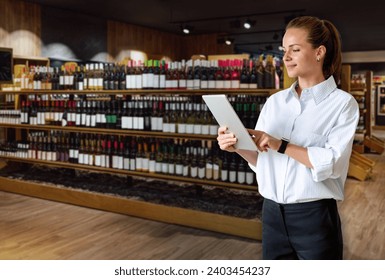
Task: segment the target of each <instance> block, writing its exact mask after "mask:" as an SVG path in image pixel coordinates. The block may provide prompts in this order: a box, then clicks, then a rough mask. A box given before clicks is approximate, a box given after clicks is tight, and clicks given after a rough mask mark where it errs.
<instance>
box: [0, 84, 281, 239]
mask: <svg viewBox="0 0 385 280" xmlns="http://www.w3.org/2000/svg"><path fill="white" fill-rule="evenodd" d="M277 91H278V90H275V89H230V90H215V89H210V90H163V89H162V90H158V89H156V90H155V89H149V90H114V91H105V90H99V91H94V90H84V91H76V90H22V91H11V92H0V95H2V94H3V95H4V94H14V95H15V100H16V101H15V108H18V106H19V105H20V104H18V102H19V101H20V100H19V99H20V96H21V95H60V94H62V95H64V96H63V97H64V98H68V97H69V96H70V95H92V97H93V98H94V97H98V96H99V97H102V96H108V95H144V96H151V95H154V96H172V97H173V96H178V95H180V96H183V95H190V96H191V95H197V96H201V95H203V94H226V95H249V96H261V97H268V96H269V95H271V94H274V93H275V92H277ZM0 127H3V128H6V129H5V130H7V129H8V128H12V129H15V130H16V132H15V134H16V136H17V137H18V136H20V135H21V131H23V130H24V131H25V130H27V131H28V130H46V131H50V130H58V131H68V132H78V133H98V134H108V135H131V136H140V137H154V138H171V139H172V138H184V139H195V140H215V139H216V135H200V134H179V133H164V132H152V131H139V130H122V129H120V130H118V129H104V128H90V127H71V126H65V127H63V126H55V125H28V124H0ZM19 139H20V138H19ZM0 158H1V159H3V160H5V161H10V162H20V163H25V164H38V165H43V166H53V167H58V168H69V169H75V170H86V171H91V172H99V173H110V174H118V175H122V176H134V177H142V178H150V179H157V180H163V181H164V182H165V184H166V182H169V181H174V182H182V183H185V184H191V185H202V186H215V187H221V188H232V189H238V190H241V191H249V192H250V191H251V192H258V188H257V186H256V185H255V184H254V185H246V184H236V183H229V182H222V181H215V180H205V179H198V178H190V177H184V176H176V175H168V174H162V173H149V172H139V171H129V170H122V169H113V168H103V167H97V166H90V165H83V164H75V163H68V162H59V161H47V160H36V159H25V158H16V157H8V156H1V157H0ZM0 190H5V191H10V192H15V193H20V194H25V195H31V196H36V197H40V198H44V199H51V200H55V201H60V202H65V203H71V204H75V205H80V206H86V207H92V208H97V209H101V210H106V211H113V212H117V213H123V214H127V215H132V216H137V217H142V218H146V219H153V220H157V221H162V222H168V223H175V224H179V225H185V226H190V227H196V228H200V229H206V230H213V231H217V232H221V233H227V234H232V235H236V236H241V237H247V238H252V239H257V240H261V238H262V224H261V221H260V220H258V219H256V220H247V219H240V218H234V217H230V216H224V215H216V214H212V213H206V212H203V211H192V210H187V209H182V208H177V207H168V206H163V205H156V204H152V203H145V202H140V201H135V200H131V199H127V198H119V197H116V196H108V195H104V194H95V193H89V192H84V191H76V190H67V189H63V188H60V187H54V186H46V185H45V184H35V183H30V182H22V181H18V180H12V179H8V178H0Z"/></svg>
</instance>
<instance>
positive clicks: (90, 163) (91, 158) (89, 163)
mask: <svg viewBox="0 0 385 280" xmlns="http://www.w3.org/2000/svg"><path fill="white" fill-rule="evenodd" d="M88 165H94V155H92V154H88Z"/></svg>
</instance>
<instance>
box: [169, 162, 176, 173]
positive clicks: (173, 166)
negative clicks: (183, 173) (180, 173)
mask: <svg viewBox="0 0 385 280" xmlns="http://www.w3.org/2000/svg"><path fill="white" fill-rule="evenodd" d="M168 174H175V164H174V163H169V164H168Z"/></svg>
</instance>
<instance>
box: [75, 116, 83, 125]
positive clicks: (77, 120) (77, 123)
mask: <svg viewBox="0 0 385 280" xmlns="http://www.w3.org/2000/svg"><path fill="white" fill-rule="evenodd" d="M81 124H82V115H81V114H76V122H75V125H76V126H81Z"/></svg>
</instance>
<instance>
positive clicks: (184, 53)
mask: <svg viewBox="0 0 385 280" xmlns="http://www.w3.org/2000/svg"><path fill="white" fill-rule="evenodd" d="M107 26H108V27H107V37H108V39H107V50H108V53H109V54H110V55H111V57H112V58H113V59H115V60H116V61H121V60H123V59H124V58H126V57H132V51H141V52H144V53H145V54H146V55H147V58H148V59H152V58H154V59H160V58H162V57H168V58H170V59H172V60H181V59H189V58H191V56H193V55H197V54H202V55H205V56H206V57H207V56H208V55H212V54H233V53H234V50H233V47H232V46H227V45H225V44H218V43H217V37H218V36H217V34H208V35H189V36H183V35H178V34H172V33H167V32H162V31H158V30H155V29H151V28H146V27H141V26H136V25H132V24H127V23H121V22H116V21H108V25H107Z"/></svg>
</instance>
